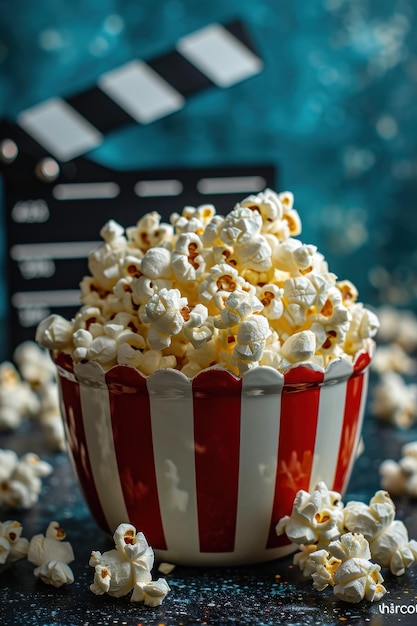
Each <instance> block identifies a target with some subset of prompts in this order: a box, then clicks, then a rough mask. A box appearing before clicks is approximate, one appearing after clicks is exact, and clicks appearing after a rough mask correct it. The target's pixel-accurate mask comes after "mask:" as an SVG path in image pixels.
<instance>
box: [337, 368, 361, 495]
mask: <svg viewBox="0 0 417 626" xmlns="http://www.w3.org/2000/svg"><path fill="white" fill-rule="evenodd" d="M362 388H363V374H360V375H359V376H353V377H352V378H350V379H349V380H348V383H347V389H346V403H345V413H344V416H343V426H342V437H341V439H340V444H339V454H338V463H337V468H336V473H335V478H334V483H333V489H334V491H340V492H342V491H343V490H344V489H345V487H346V484H345V483H346V481H347V479H348V475H347V473H348V470H349V466H350V462H351V458H352V455H353V454H354V452H355V443H356V441H357V434H358V425H359V418H360V410H361V403H362Z"/></svg>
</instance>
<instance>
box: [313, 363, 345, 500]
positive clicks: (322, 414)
mask: <svg viewBox="0 0 417 626" xmlns="http://www.w3.org/2000/svg"><path fill="white" fill-rule="evenodd" d="M352 371H353V368H352V365H351V364H350V363H349V362H348V361H345V360H344V359H340V360H338V361H333V362H332V363H331V365H330V368H329V369H327V370H326V372H325V374H324V384H323V385H322V387H321V389H320V400H319V415H318V421H317V431H316V442H315V448H314V456H313V466H312V468H311V477H310V484H309V490H310V491H311V490H313V489H314V487H315V486H316V484H317V483H318V482H319V481H321V480H323V481H324V482H325V483H326V485H328V486H329V489H330V488H331V486H332V485H333V481H334V477H335V473H336V468H337V461H338V454H339V445H340V440H341V437H342V429H343V418H344V414H345V403H346V389H347V379H348V378H349V376H350V375H351V374H352Z"/></svg>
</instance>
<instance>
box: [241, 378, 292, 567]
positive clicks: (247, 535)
mask: <svg viewBox="0 0 417 626" xmlns="http://www.w3.org/2000/svg"><path fill="white" fill-rule="evenodd" d="M283 384H284V378H283V376H282V375H281V374H279V373H278V372H277V371H276V370H275V369H272V368H270V367H258V368H255V369H254V370H251V371H249V372H248V373H247V374H245V376H244V377H243V381H242V403H241V431H240V433H241V434H240V436H241V441H240V468H239V492H238V511H237V526H236V542H235V552H236V554H238V555H239V557H240V559H241V562H245V561H247V562H250V561H251V560H255V561H256V560H260V559H261V555H262V554H264V555H265V553H266V550H265V547H266V543H267V539H268V535H269V526H270V521H271V514H272V508H273V503H274V494H275V477H276V467H277V455H278V440H279V421H280V415H281V392H282V387H283Z"/></svg>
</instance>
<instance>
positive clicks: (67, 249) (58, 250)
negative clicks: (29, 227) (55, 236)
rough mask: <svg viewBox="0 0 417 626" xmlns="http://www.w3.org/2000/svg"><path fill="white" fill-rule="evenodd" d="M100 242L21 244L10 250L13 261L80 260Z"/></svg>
mask: <svg viewBox="0 0 417 626" xmlns="http://www.w3.org/2000/svg"><path fill="white" fill-rule="evenodd" d="M99 244H100V241H61V242H59V243H58V242H56V243H55V242H51V243H49V242H46V243H21V244H15V245H14V246H12V247H11V248H10V257H11V258H12V259H13V260H14V261H28V260H33V259H82V258H85V257H86V256H87V255H88V254H89V253H90V252H91V250H94V249H95V248H97V246H98V245H99Z"/></svg>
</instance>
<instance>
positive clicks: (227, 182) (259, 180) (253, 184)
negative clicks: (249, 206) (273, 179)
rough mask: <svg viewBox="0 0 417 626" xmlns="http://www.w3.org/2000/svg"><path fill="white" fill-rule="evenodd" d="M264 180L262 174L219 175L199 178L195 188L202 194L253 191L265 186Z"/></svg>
mask: <svg viewBox="0 0 417 626" xmlns="http://www.w3.org/2000/svg"><path fill="white" fill-rule="evenodd" d="M265 185H266V180H265V178H263V177H262V176H223V177H221V176H219V177H215V178H200V180H199V181H198V183H197V189H198V191H199V192H200V193H201V194H204V195H216V194H220V193H221V194H223V193H248V192H251V193H254V192H256V191H261V190H262V189H264V188H265Z"/></svg>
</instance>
